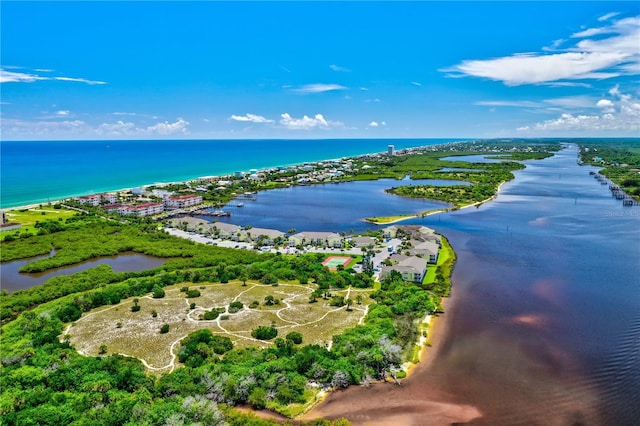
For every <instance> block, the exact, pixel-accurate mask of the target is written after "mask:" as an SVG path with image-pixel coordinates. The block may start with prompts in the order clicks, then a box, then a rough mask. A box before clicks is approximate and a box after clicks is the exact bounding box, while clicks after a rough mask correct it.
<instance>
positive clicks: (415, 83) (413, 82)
mask: <svg viewBox="0 0 640 426" xmlns="http://www.w3.org/2000/svg"><path fill="white" fill-rule="evenodd" d="M411 84H413V85H414V86H418V87H420V86H422V83H418V82H417V81H412V82H411Z"/></svg>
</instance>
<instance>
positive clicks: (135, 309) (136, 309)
mask: <svg viewBox="0 0 640 426" xmlns="http://www.w3.org/2000/svg"><path fill="white" fill-rule="evenodd" d="M139 310H140V305H133V306H132V307H131V312H138V311H139Z"/></svg>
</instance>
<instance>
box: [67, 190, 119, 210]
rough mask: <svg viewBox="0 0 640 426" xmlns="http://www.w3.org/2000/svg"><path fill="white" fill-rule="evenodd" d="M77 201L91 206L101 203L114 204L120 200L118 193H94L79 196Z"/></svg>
mask: <svg viewBox="0 0 640 426" xmlns="http://www.w3.org/2000/svg"><path fill="white" fill-rule="evenodd" d="M76 201H77V202H79V203H80V204H89V205H91V206H94V207H96V206H99V205H100V204H114V203H117V202H118V196H117V195H116V194H106V193H105V194H94V195H85V196H83V197H77V198H76Z"/></svg>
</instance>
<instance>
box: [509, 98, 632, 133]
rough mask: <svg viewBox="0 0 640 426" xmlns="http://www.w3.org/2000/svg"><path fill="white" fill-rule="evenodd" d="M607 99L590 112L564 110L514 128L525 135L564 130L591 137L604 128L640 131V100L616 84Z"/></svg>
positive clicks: (599, 101) (599, 102) (613, 130)
mask: <svg viewBox="0 0 640 426" xmlns="http://www.w3.org/2000/svg"><path fill="white" fill-rule="evenodd" d="M609 94H610V95H611V98H610V99H605V98H603V99H600V100H598V101H597V102H594V104H593V105H592V108H593V111H592V112H590V113H583V114H577V113H572V112H564V113H562V114H560V116H558V117H556V118H552V119H549V120H545V121H542V122H539V123H536V124H534V125H530V126H522V127H520V128H518V129H517V130H518V131H519V132H521V133H526V134H542V133H551V134H558V133H565V134H569V133H570V134H576V135H579V134H583V135H585V136H593V135H594V134H597V133H598V132H602V131H607V132H610V133H614V132H615V133H617V134H635V135H637V133H638V131H640V101H639V100H638V99H635V98H634V97H633V96H632V95H629V94H625V93H621V92H620V89H619V86H615V87H614V88H613V89H611V90H610V91H609Z"/></svg>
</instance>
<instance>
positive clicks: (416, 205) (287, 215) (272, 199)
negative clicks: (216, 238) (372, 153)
mask: <svg viewBox="0 0 640 426" xmlns="http://www.w3.org/2000/svg"><path fill="white" fill-rule="evenodd" d="M426 183H429V184H431V185H443V186H444V185H468V184H469V183H468V182H462V181H452V180H435V179H429V180H427V179H425V180H410V179H403V180H392V179H380V180H377V181H358V182H345V183H340V184H324V185H311V186H293V187H290V188H285V189H276V190H271V191H265V192H260V193H259V194H258V195H257V197H256V201H246V200H243V202H244V205H243V207H236V202H232V203H229V205H228V206H227V207H225V208H224V210H226V211H229V212H230V213H231V216H230V217H228V218H227V217H223V218H216V220H219V221H221V222H227V223H233V224H234V225H239V226H247V225H251V226H254V227H258V228H271V229H278V230H280V231H282V232H287V231H288V230H290V229H296V230H297V231H298V232H300V231H327V232H348V231H351V230H353V231H355V232H357V233H360V232H364V231H366V230H367V228H375V227H376V225H372V224H370V223H368V222H365V220H364V219H365V218H367V217H376V216H377V217H381V216H393V215H411V214H419V213H423V212H426V211H430V210H439V209H446V208H448V207H450V205H449V204H447V203H443V202H440V201H429V200H420V199H413V198H405V197H399V196H396V195H391V194H388V193H386V192H385V189H388V188H391V187H396V186H406V185H419V184H426ZM202 218H203V219H207V220H211V218H210V217H202Z"/></svg>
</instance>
